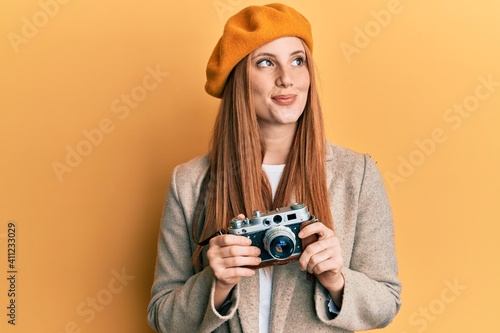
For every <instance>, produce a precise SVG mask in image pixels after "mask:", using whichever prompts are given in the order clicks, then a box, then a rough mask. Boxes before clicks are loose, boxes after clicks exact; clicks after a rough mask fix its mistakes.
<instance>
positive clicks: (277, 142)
mask: <svg viewBox="0 0 500 333" xmlns="http://www.w3.org/2000/svg"><path fill="white" fill-rule="evenodd" d="M262 134H263V136H264V141H265V143H266V153H265V155H264V160H263V163H264V164H270V165H276V164H285V163H286V160H287V158H288V153H289V152H290V149H291V147H292V143H293V138H294V137H295V129H293V131H290V130H285V131H263V132H262Z"/></svg>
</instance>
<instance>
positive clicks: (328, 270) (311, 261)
mask: <svg viewBox="0 0 500 333" xmlns="http://www.w3.org/2000/svg"><path fill="white" fill-rule="evenodd" d="M313 234H317V235H318V237H319V238H318V240H317V241H316V242H314V243H311V244H309V246H307V248H306V249H305V250H304V252H302V255H301V256H300V259H299V266H300V269H301V270H307V271H308V272H309V273H312V274H314V275H316V277H317V278H318V280H319V282H320V283H321V284H322V285H323V287H325V288H326V289H328V291H329V292H330V295H331V296H332V298H333V300H334V301H335V303H337V304H338V301H339V303H340V304H341V295H342V291H343V288H344V282H345V281H344V277H343V275H342V267H343V265H344V260H343V258H342V249H341V247H340V242H339V239H338V238H337V236H335V233H334V232H333V230H332V229H330V228H328V227H327V226H325V225H324V224H323V223H321V222H315V223H311V224H309V225H308V226H306V227H304V229H302V230H301V231H300V232H299V235H298V236H299V237H300V238H301V239H302V238H306V237H308V236H311V235H313Z"/></svg>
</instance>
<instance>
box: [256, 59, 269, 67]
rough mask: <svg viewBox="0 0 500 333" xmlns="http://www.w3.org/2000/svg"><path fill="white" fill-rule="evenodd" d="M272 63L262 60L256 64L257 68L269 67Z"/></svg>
mask: <svg viewBox="0 0 500 333" xmlns="http://www.w3.org/2000/svg"><path fill="white" fill-rule="evenodd" d="M272 65H273V63H272V62H271V60H269V59H262V60H259V61H258V62H257V66H259V67H271V66H272Z"/></svg>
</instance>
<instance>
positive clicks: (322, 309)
mask: <svg viewBox="0 0 500 333" xmlns="http://www.w3.org/2000/svg"><path fill="white" fill-rule="evenodd" d="M364 161H365V167H364V174H363V178H362V181H361V183H360V188H359V198H358V199H357V205H356V206H357V219H356V226H355V236H354V243H353V249H352V255H351V260H350V262H348V263H346V264H345V266H344V268H343V274H344V278H345V286H344V294H343V301H342V306H341V310H340V313H339V314H338V315H337V316H336V317H335V318H334V319H333V320H330V319H329V317H328V315H327V314H328V308H327V298H328V293H327V292H326V289H324V288H322V287H321V286H318V287H317V288H316V295H315V302H316V309H317V311H318V312H317V314H318V316H319V317H320V319H321V320H322V321H323V322H325V323H328V324H330V325H333V326H336V327H339V328H343V329H345V330H349V331H360V330H368V329H374V328H381V327H385V326H387V325H388V324H389V323H390V322H391V321H392V320H393V318H394V317H395V316H396V314H397V312H398V311H399V308H400V306H401V299H400V293H401V284H400V282H399V280H398V277H397V275H398V267H397V261H396V254H395V246H394V228H393V220H392V212H391V208H390V205H389V201H388V198H387V195H386V191H385V188H384V185H383V181H382V177H381V175H380V172H379V170H378V168H377V166H376V165H375V162H374V161H373V160H372V159H371V158H370V157H369V156H367V155H365V157H364Z"/></svg>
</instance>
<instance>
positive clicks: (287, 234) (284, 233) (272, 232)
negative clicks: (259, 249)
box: [264, 226, 295, 260]
mask: <svg viewBox="0 0 500 333" xmlns="http://www.w3.org/2000/svg"><path fill="white" fill-rule="evenodd" d="M264 248H265V249H266V250H267V252H269V254H270V255H271V256H272V257H273V258H275V259H281V260H282V259H286V258H288V257H290V256H291V255H292V254H293V252H294V250H295V234H294V233H293V232H292V230H290V229H289V228H287V227H284V226H277V227H273V228H271V229H269V230H267V231H266V234H265V235H264Z"/></svg>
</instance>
